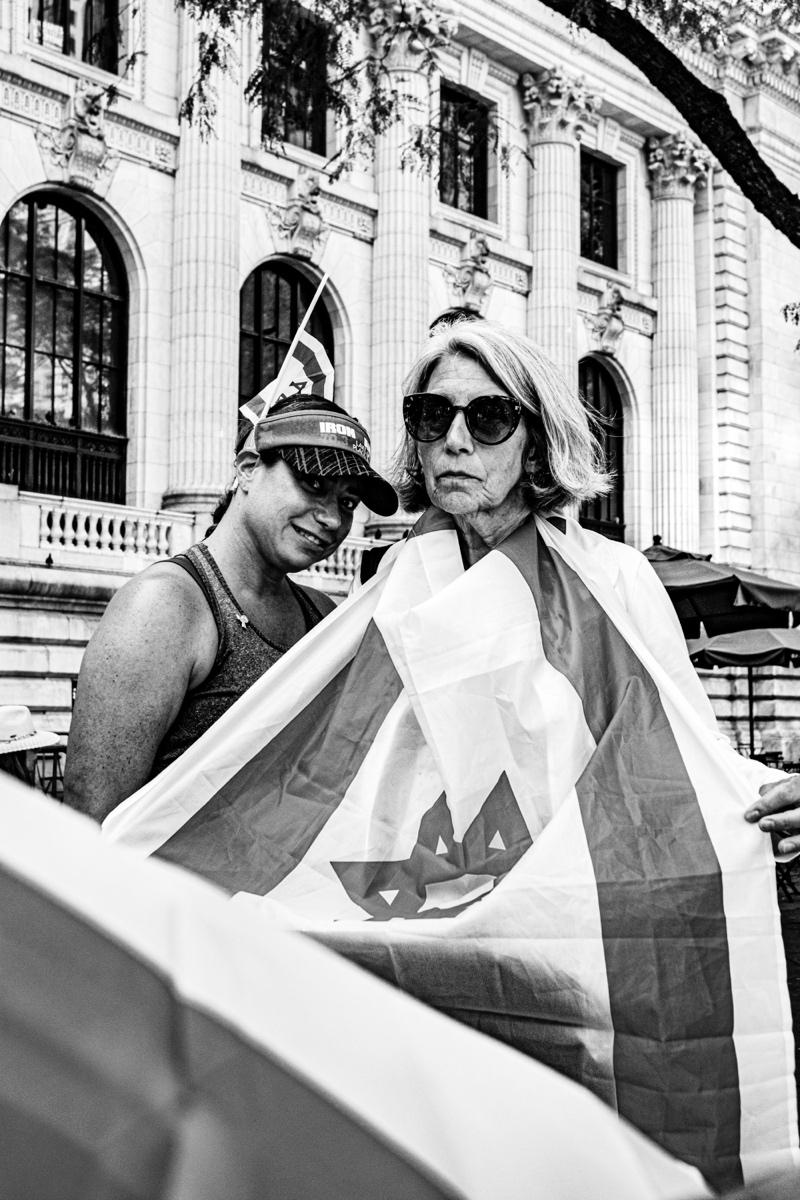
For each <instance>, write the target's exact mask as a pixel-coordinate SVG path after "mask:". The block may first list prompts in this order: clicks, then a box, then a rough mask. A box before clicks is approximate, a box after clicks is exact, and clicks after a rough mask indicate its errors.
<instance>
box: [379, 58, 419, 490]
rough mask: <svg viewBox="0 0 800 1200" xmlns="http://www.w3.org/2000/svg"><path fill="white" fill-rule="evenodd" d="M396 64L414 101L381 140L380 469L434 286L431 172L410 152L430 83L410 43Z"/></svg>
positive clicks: (393, 437) (395, 434)
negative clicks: (430, 263) (430, 279)
mask: <svg viewBox="0 0 800 1200" xmlns="http://www.w3.org/2000/svg"><path fill="white" fill-rule="evenodd" d="M390 65H391V68H392V74H393V83H394V86H395V87H396V88H397V90H398V92H400V93H401V94H404V95H407V96H409V97H410V101H409V102H408V103H407V104H406V105H405V107H404V110H403V115H402V117H401V119H400V120H399V121H397V122H396V123H395V124H394V125H392V126H391V127H390V128H389V129H388V130H387V131H386V132H385V133H383V134H381V135H380V136H379V137H378V139H377V145H376V148H375V187H376V191H377V193H378V219H377V231H376V238H375V243H374V246H373V251H372V398H371V407H370V433H371V436H372V448H373V458H374V460H375V463H376V465H377V467H378V469H379V470H380V469H383V468H385V467H386V466H387V464H388V463H389V461H390V459H391V458H392V456H393V454H394V452H395V449H396V448H397V445H398V442H399V440H400V435H401V432H402V404H401V397H402V380H403V377H404V375H405V374H406V372H407V371H408V368H409V367H410V366H411V363H412V362H413V360H414V359H415V358H416V356H417V354H418V352H419V349H420V347H421V346H422V344H423V342H424V341H425V338H426V336H427V323H428V292H429V284H428V258H429V249H430V248H429V241H430V177H429V175H428V174H427V172H425V171H421V170H420V169H419V164H418V163H417V162H416V161H415V160H414V158H413V156H410V155H409V141H410V137H411V133H412V126H413V125H414V124H417V123H420V121H421V120H427V114H428V104H429V101H428V85H427V82H426V79H425V77H424V75H423V74H422V73H421V72H420V71H419V70H418V69H417V67H418V55H415V54H413V53H412V52H410V51H408V50H407V49H405V48H401V49H399V50H398V51H397V52H394V53H393V56H392V60H391V62H390ZM404 154H405V156H406V161H405V162H404ZM401 164H402V166H401Z"/></svg>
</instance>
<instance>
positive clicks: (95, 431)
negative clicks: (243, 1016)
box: [0, 192, 128, 504]
mask: <svg viewBox="0 0 800 1200" xmlns="http://www.w3.org/2000/svg"><path fill="white" fill-rule="evenodd" d="M127 310H128V285H127V280H126V276H125V268H124V266H123V263H122V260H121V257H120V255H119V253H118V251H117V249H116V247H115V246H114V244H113V242H112V239H111V237H110V236H109V234H108V233H107V231H106V230H105V229H104V227H103V226H102V224H101V223H100V222H99V221H98V220H97V218H96V217H94V215H93V214H91V213H88V212H87V211H86V210H85V209H84V208H83V207H82V206H81V205H79V204H76V203H75V202H74V201H72V200H67V199H66V198H65V197H62V196H57V195H55V194H53V193H49V192H40V193H38V194H36V195H34V196H28V197H26V198H25V199H23V200H18V201H17V203H16V204H15V205H14V206H13V208H12V209H11V211H10V212H9V213H8V214H7V215H6V217H5V219H4V220H3V222H2V224H0V482H2V483H10V484H15V485H16V486H17V487H20V488H23V489H24V490H28V491H34V492H45V493H48V494H50V495H63V496H77V497H80V498H81V499H85V500H98V501H110V502H112V503H115V504H120V503H123V502H124V499H125V459H126V447H127V438H126V437H125V432H126V414H125V383H126V342H127Z"/></svg>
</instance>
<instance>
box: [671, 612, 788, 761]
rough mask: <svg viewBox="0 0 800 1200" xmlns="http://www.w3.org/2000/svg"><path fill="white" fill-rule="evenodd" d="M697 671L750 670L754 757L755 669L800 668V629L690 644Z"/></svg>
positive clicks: (739, 634)
mask: <svg viewBox="0 0 800 1200" xmlns="http://www.w3.org/2000/svg"><path fill="white" fill-rule="evenodd" d="M688 649H689V657H690V658H691V660H692V662H693V663H694V665H695V666H696V667H747V719H748V724H749V727H750V754H751V755H752V754H754V753H755V705H756V697H755V691H754V687H753V668H754V667H770V666H771V667H796V666H798V665H800V629H740V630H738V631H737V632H736V633H721V634H719V635H718V636H717V637H710V638H699V639H698V640H697V641H694V642H692V641H690V642H689V643H688Z"/></svg>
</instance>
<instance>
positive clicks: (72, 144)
mask: <svg viewBox="0 0 800 1200" xmlns="http://www.w3.org/2000/svg"><path fill="white" fill-rule="evenodd" d="M105 109H106V93H105V89H104V88H103V87H101V86H100V85H99V84H95V83H90V82H89V81H88V80H85V79H79V80H78V82H77V84H76V86H75V93H74V95H73V97H72V104H71V106H70V115H69V117H68V118H67V120H66V121H65V122H64V124H63V125H62V126H61V128H60V129H55V130H54V129H50V128H49V127H48V126H46V125H40V126H39V128H38V129H37V131H36V141H37V142H38V144H39V149H40V151H41V154H42V160H43V162H44V166H45V172H46V174H47V178H48V179H51V180H57V181H58V182H59V183H68V184H70V185H71V186H72V187H78V188H85V189H86V190H87V191H91V192H95V193H96V194H97V195H99V196H104V195H105V194H106V192H107V191H108V187H109V184H110V183H111V179H112V177H113V174H114V171H115V169H116V166H117V163H118V162H119V155H118V154H115V153H114V152H113V151H111V150H109V148H108V145H107V143H106V135H105Z"/></svg>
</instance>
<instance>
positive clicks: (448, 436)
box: [397, 322, 800, 855]
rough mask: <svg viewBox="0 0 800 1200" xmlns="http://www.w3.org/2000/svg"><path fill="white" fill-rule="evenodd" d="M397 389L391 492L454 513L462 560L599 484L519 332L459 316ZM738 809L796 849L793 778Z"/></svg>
mask: <svg viewBox="0 0 800 1200" xmlns="http://www.w3.org/2000/svg"><path fill="white" fill-rule="evenodd" d="M404 387H405V391H406V395H405V398H404V401H403V419H404V422H405V427H406V438H405V441H404V444H403V447H402V449H401V451H400V454H399V456H398V467H399V472H398V479H397V485H398V493H399V495H400V498H401V501H402V502H403V505H404V507H405V509H406V510H407V511H408V512H420V511H422V510H423V509H424V508H426V507H427V506H428V505H431V506H433V507H434V508H437V509H440V510H441V511H442V512H446V513H449V514H450V515H451V516H452V518H453V521H454V523H455V526H456V528H457V530H458V536H459V541H460V543H461V547H462V554H463V557H464V563H465V565H466V566H471V565H472V564H473V563H475V562H477V561H478V559H480V558H482V557H483V556H484V555H485V554H487V553H488V552H489V550H491V549H493V548H494V547H495V546H497V545H498V544H499V543H501V542H502V541H503V540H504V539H505V538H506V537H507V536H508V535H509V534H510V533H511V532H512V531H513V530H514V529H515V528H516V527H517V526H519V525H520V524H521V523H522V522H523V521H525V520H527V519H528V518H529V516H530V514H531V513H534V512H535V513H539V514H541V515H549V516H553V515H555V514H560V513H562V512H564V510H568V509H569V508H574V507H575V506H576V505H577V504H579V503H580V502H582V501H584V500H589V499H592V498H593V497H594V496H597V495H600V494H602V493H603V492H605V491H607V490H608V480H607V477H606V475H605V474H604V472H603V469H602V454H601V451H600V447H599V445H598V442H597V440H596V438H595V436H594V434H593V431H592V428H591V424H590V418H589V416H588V415H587V412H586V409H585V408H584V406H583V405H582V403H581V401H580V399H579V397H578V395H577V394H576V393H575V392H574V391H572V390H571V389H570V388H569V387H568V386H567V384H566V381H565V380H564V378H563V376H561V374H560V373H559V372H558V371H557V370H556V369H555V367H554V366H553V364H552V362H551V361H550V360H549V359H548V358H547V357H546V356H545V355H544V354H542V353H541V352H540V351H539V350H538V348H537V347H536V346H535V345H534V344H533V343H532V342H530V341H529V340H528V339H527V338H523V337H519V336H516V335H514V334H513V333H511V332H509V331H508V330H505V329H501V328H498V327H495V326H492V325H490V324H489V323H488V322H481V323H479V324H473V323H466V322H459V323H456V324H455V325H454V326H451V327H450V328H449V329H447V330H446V331H444V332H442V333H440V334H438V335H437V336H435V337H433V338H432V339H431V340H430V341H429V343H428V344H427V346H426V347H425V348H424V350H423V351H422V353H421V354H420V355H419V357H418V358H417V360H416V362H415V363H414V365H413V366H412V368H411V370H410V372H409V374H408V375H407V377H406V379H405V384H404ZM604 550H605V553H606V554H608V555H611V556H612V557H614V556H616V557H618V558H619V562H620V563H621V564H630V562H631V554H630V551H629V550H628V549H627V548H625V547H617V545H616V544H615V543H611V542H606V543H605V546H604ZM637 566H638V567H639V568H640V569H641V563H637ZM622 569H623V570H624V569H625V568H624V567H623V568H622ZM638 599H640V600H641V597H639V598H638ZM629 600H630V612H631V615H633V616H634V617H637V619H638V623H639V625H640V631H641V632H642V633H643V636H645V638H646V639H648V640H650V641H651V642H652V643H653V649H654V652H655V653H656V654H657V655H661V656H662V658H663V661H664V664H665V665H668V666H669V667H670V668H671V669H672V671H673V672H674V674H675V675H676V677H677V678H678V680H679V682H680V683H682V685H683V686H685V687H687V688H688V690H689V691H690V693H694V694H696V693H697V687H698V685H697V678H696V675H695V672H694V670H693V669H692V667H691V664H690V662H689V659H688V657H687V655H686V653H685V646H684V643H683V640H682V638H677V637H676V633H677V627H676V624H675V622H674V620H673V621H668V622H666V623H665V624H664V625H661V626H657V625H654V623H653V621H652V610H649V609H648V608H647V607H646V605H645V606H638V605H637V604H636V600H637V597H636V596H635V594H630V596H629ZM745 816H746V819H747V820H748V821H751V822H755V821H757V822H758V823H759V826H760V828H761V829H763V830H764V831H765V832H768V833H771V834H772V835H773V837H774V840H775V845H776V850H777V851H778V853H780V854H783V855H791V854H796V853H797V852H798V851H800V781H798V779H797V777H794V776H791V777H788V778H783V779H779V780H777V781H776V782H773V783H768V784H763V785H762V787H761V794H760V798H759V800H758V801H757V803H755V804H754V805H753V806H752V807H751V808H750V809H748V811H747V813H746V814H745Z"/></svg>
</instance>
